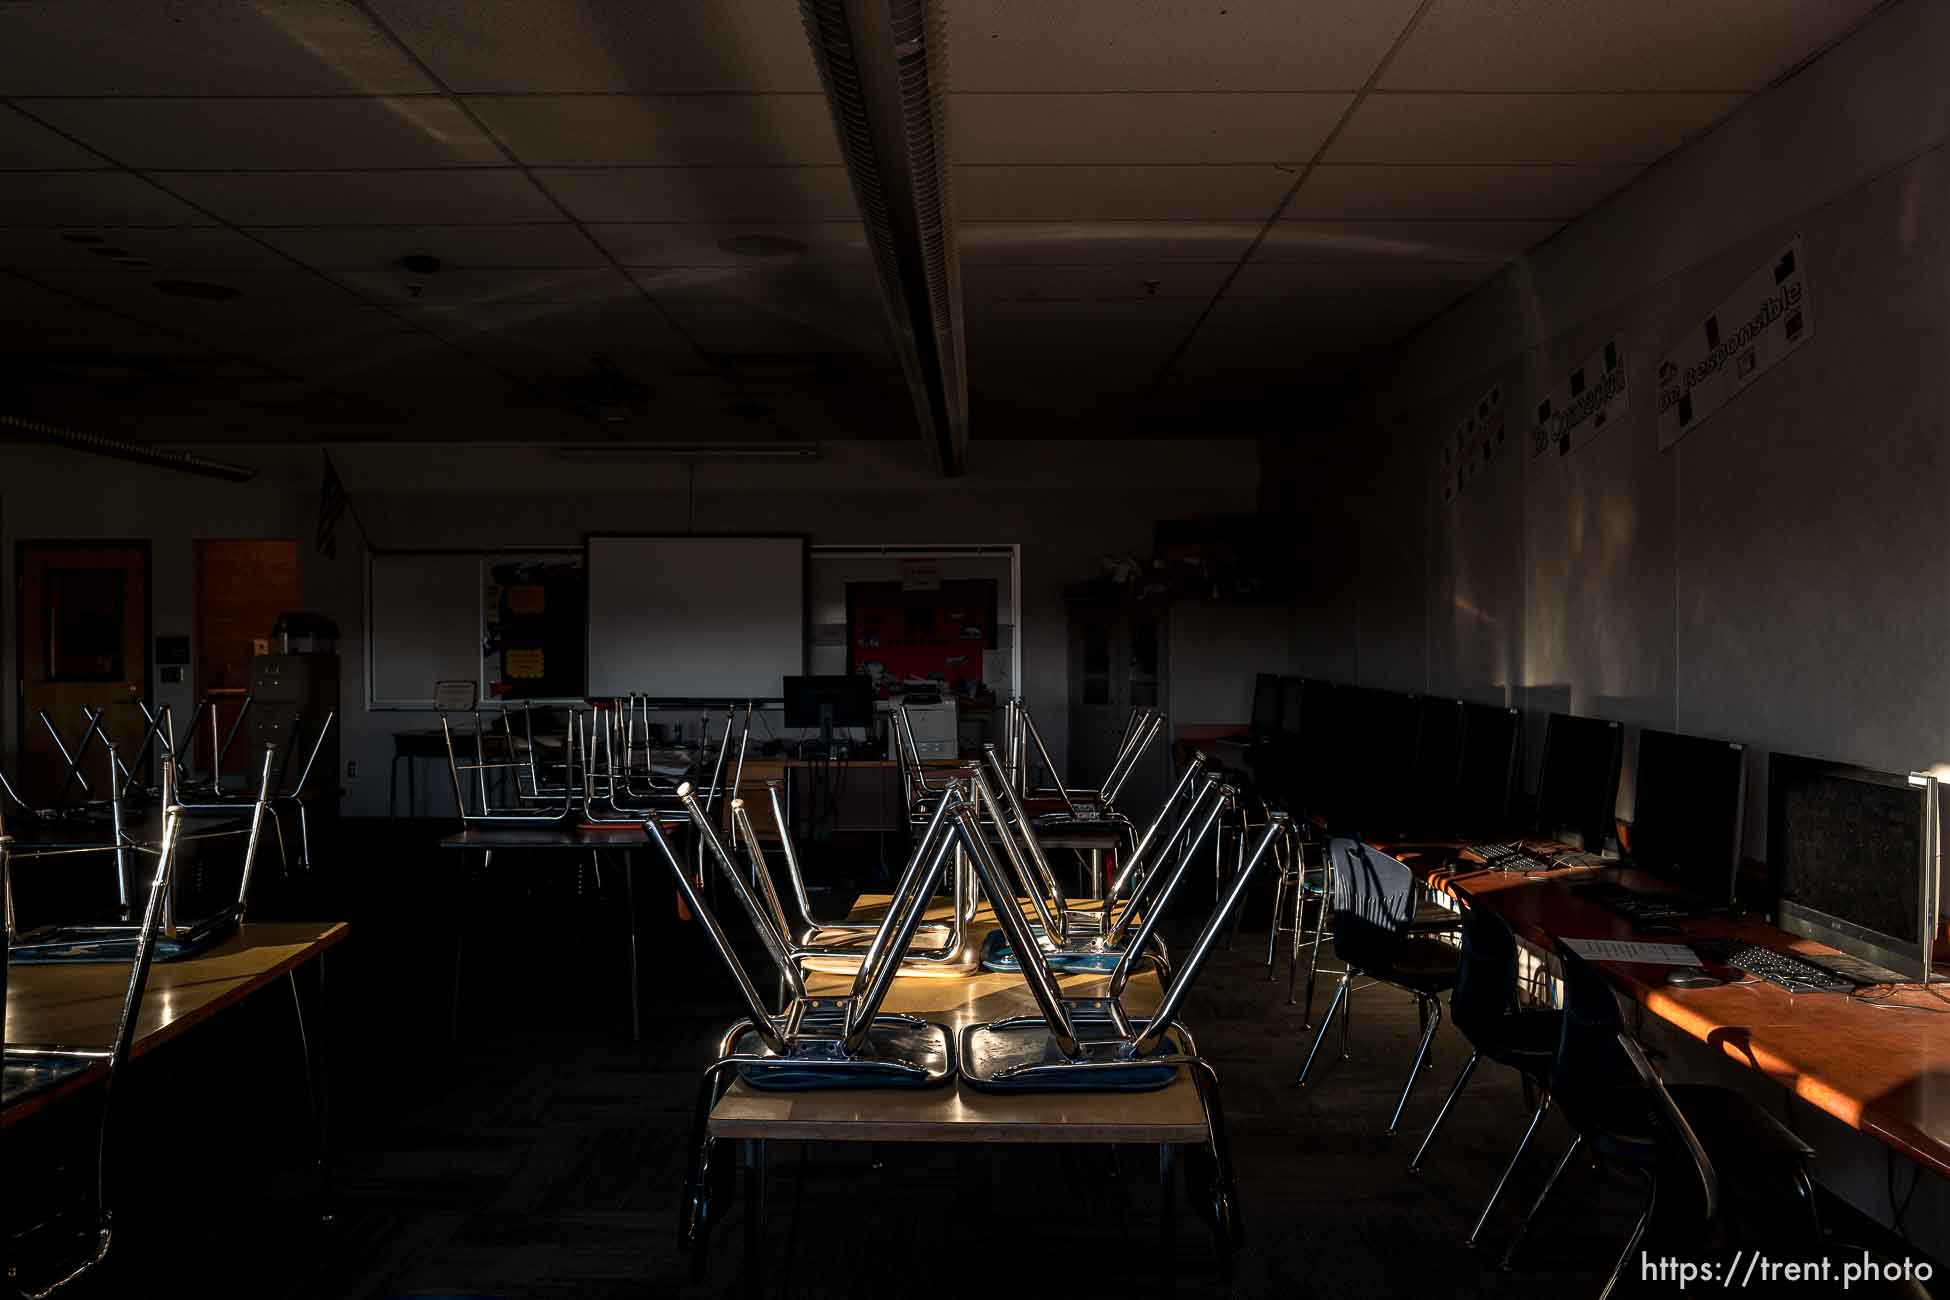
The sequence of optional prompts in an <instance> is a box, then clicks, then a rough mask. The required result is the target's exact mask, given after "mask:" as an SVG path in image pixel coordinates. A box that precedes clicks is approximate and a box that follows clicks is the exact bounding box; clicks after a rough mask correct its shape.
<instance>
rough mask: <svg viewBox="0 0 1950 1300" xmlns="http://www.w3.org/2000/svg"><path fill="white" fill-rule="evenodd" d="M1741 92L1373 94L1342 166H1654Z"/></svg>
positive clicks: (1340, 142) (1348, 139) (1349, 138)
mask: <svg viewBox="0 0 1950 1300" xmlns="http://www.w3.org/2000/svg"><path fill="white" fill-rule="evenodd" d="M1741 98H1742V97H1741V96H1739V95H1725V94H1699V95H1628V94H1611V95H1568V94H1564V95H1411V94H1401V95H1370V96H1368V97H1367V98H1366V99H1364V100H1363V101H1361V106H1360V107H1359V108H1357V109H1355V110H1354V116H1353V117H1352V118H1351V119H1350V120H1349V121H1348V124H1347V128H1346V129H1345V130H1344V131H1342V132H1341V134H1340V135H1339V136H1338V137H1336V138H1335V140H1334V145H1333V147H1332V148H1331V149H1329V150H1328V151H1327V161H1329V162H1336V163H1361V162H1406V163H1434V162H1441V163H1583V164H1610V163H1649V162H1653V161H1655V160H1656V159H1659V158H1663V157H1664V156H1665V155H1666V154H1668V153H1671V152H1672V151H1673V150H1674V149H1676V148H1678V147H1679V146H1680V145H1681V144H1684V143H1685V142H1686V139H1687V137H1688V136H1690V135H1695V134H1697V133H1699V132H1700V131H1703V130H1705V129H1706V128H1707V127H1709V126H1711V125H1712V124H1713V123H1715V122H1717V121H1719V120H1720V119H1721V118H1722V117H1725V116H1726V115H1727V114H1728V113H1730V112H1732V111H1733V110H1734V108H1735V107H1736V106H1738V105H1739V103H1740V101H1741Z"/></svg>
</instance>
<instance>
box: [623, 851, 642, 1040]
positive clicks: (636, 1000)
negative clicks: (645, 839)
mask: <svg viewBox="0 0 1950 1300" xmlns="http://www.w3.org/2000/svg"><path fill="white" fill-rule="evenodd" d="M623 906H624V908H625V909H627V910H628V911H629V914H630V1041H631V1042H633V1043H640V1042H642V1041H643V1004H642V999H643V981H642V980H641V979H639V978H638V976H637V965H636V854H634V853H632V852H631V851H630V850H628V849H624V850H623Z"/></svg>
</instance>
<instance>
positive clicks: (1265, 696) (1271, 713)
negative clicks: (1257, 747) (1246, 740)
mask: <svg viewBox="0 0 1950 1300" xmlns="http://www.w3.org/2000/svg"><path fill="white" fill-rule="evenodd" d="M1279 730H1280V675H1279V674H1278V673H1260V674H1258V675H1257V676H1255V677H1254V678H1253V720H1252V734H1253V739H1254V740H1256V741H1265V740H1271V739H1272V738H1273V737H1274V736H1275V735H1277V734H1279Z"/></svg>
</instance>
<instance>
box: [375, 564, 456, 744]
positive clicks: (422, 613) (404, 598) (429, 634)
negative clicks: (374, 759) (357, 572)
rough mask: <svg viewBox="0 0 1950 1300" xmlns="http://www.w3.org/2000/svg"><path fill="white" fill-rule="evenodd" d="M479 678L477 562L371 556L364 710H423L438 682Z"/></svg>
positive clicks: (431, 701) (431, 700)
mask: <svg viewBox="0 0 1950 1300" xmlns="http://www.w3.org/2000/svg"><path fill="white" fill-rule="evenodd" d="M480 678H481V557H480V556H479V555H472V554H430V553H425V552H422V553H419V554H387V555H379V554H375V555H372V556H371V557H370V567H369V569H368V570H367V576H366V703H367V707H369V708H389V707H390V708H399V707H403V706H404V707H419V708H427V707H430V706H431V705H432V704H433V684H434V683H435V682H438V681H450V680H451V681H466V682H478V681H479V680H480Z"/></svg>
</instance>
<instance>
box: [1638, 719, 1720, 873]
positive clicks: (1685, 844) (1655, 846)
mask: <svg viewBox="0 0 1950 1300" xmlns="http://www.w3.org/2000/svg"><path fill="white" fill-rule="evenodd" d="M1637 786H1638V789H1637V794H1636V796H1635V798H1634V802H1633V807H1632V865H1633V866H1634V867H1637V868H1638V869H1639V870H1641V871H1646V872H1649V873H1651V874H1652V875H1655V876H1658V877H1660V878H1661V879H1663V880H1666V881H1669V882H1671V883H1672V884H1674V885H1677V886H1679V887H1680V888H1681V889H1683V890H1685V891H1686V892H1687V893H1689V894H1692V895H1693V896H1695V897H1696V898H1699V899H1702V900H1704V901H1705V902H1708V903H1711V904H1713V905H1714V906H1723V905H1728V904H1731V903H1732V902H1733V895H1734V883H1735V881H1736V880H1737V878H1738V877H1739V875H1740V834H1741V828H1742V824H1743V823H1744V822H1745V820H1746V809H1747V749H1746V746H1744V745H1736V744H1734V743H1732V742H1731V741H1726V740H1709V739H1707V738H1706V737H1704V736H1687V735H1681V734H1680V733H1679V732H1676V731H1655V730H1653V729H1652V728H1651V727H1647V728H1645V729H1644V730H1643V731H1641V732H1639V757H1638V782H1637Z"/></svg>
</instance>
